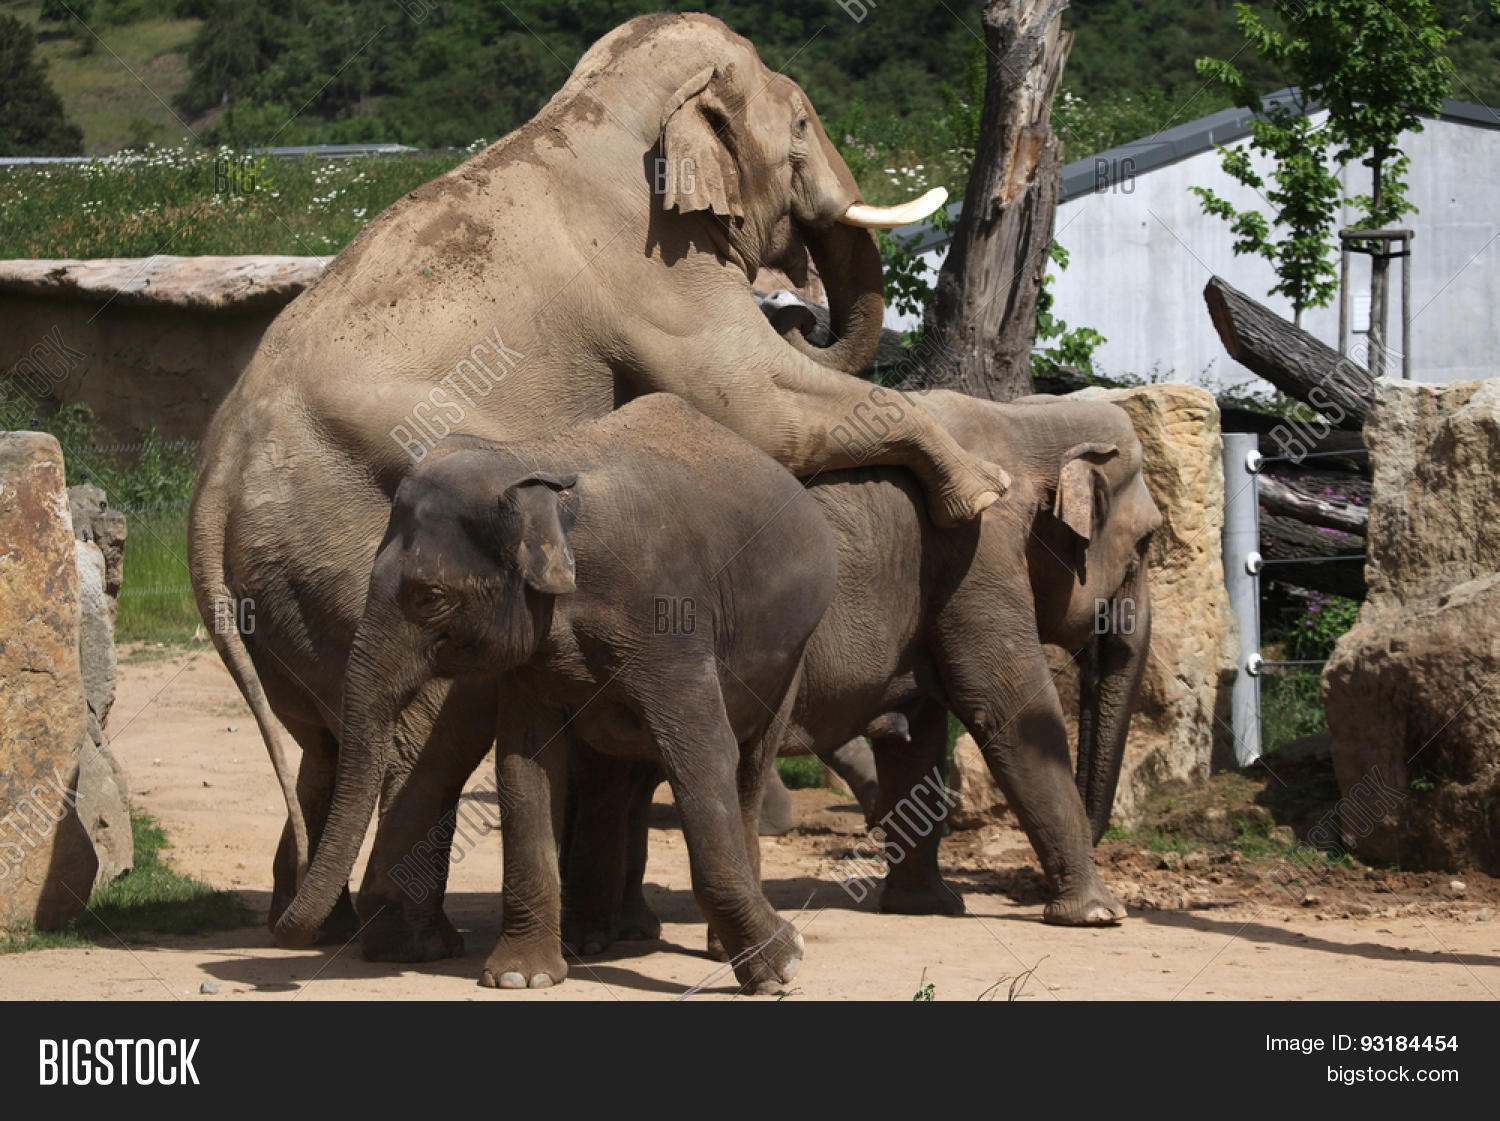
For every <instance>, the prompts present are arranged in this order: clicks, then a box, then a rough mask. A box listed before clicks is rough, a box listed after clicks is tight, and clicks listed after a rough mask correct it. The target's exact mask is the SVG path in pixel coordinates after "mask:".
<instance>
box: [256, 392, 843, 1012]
mask: <svg viewBox="0 0 1500 1121" xmlns="http://www.w3.org/2000/svg"><path fill="white" fill-rule="evenodd" d="M730 493H732V495H733V500H732V501H726V496H727V495H728V494H730ZM836 569H837V556H836V551H835V545H834V540H833V535H832V533H831V532H830V531H829V528H828V525H827V522H826V521H825V520H824V519H823V517H822V515H821V513H820V512H819V510H818V506H817V504H816V503H815V502H814V501H813V500H812V498H811V497H810V496H809V495H808V494H807V492H806V491H805V490H804V489H803V488H802V487H801V485H800V484H799V483H798V482H797V480H796V479H795V478H793V477H792V476H791V475H790V474H788V473H787V472H786V471H785V470H784V469H783V468H781V467H780V466H778V465H777V464H776V462H775V461H774V460H772V459H770V458H769V457H768V456H766V455H764V454H762V453H761V452H759V451H757V450H756V449H755V448H754V447H752V446H751V445H749V444H748V443H746V442H745V441H743V440H741V439H739V438H738V437H736V436H734V435H733V434H732V433H731V432H729V431H728V430H727V429H724V428H722V427H720V426H719V425H718V424H715V423H714V422H713V421H710V420H708V419H707V418H706V417H704V416H702V415H701V414H699V413H697V412H696V411H695V410H693V409H692V408H690V407H689V406H688V405H686V404H685V403H683V402H682V401H681V400H679V399H678V398H676V397H672V396H670V395H666V394H653V395H650V396H647V397H643V398H640V399H637V400H635V401H632V402H630V403H629V404H627V405H625V406H624V407H623V408H621V409H620V410H618V411H617V412H614V413H612V414H610V415H609V416H607V417H606V418H604V419H603V420H598V421H593V422H590V423H587V424H583V425H579V426H577V427H574V428H570V429H566V430H564V431H563V432H561V433H559V434H558V435H556V436H554V437H550V438H544V439H538V440H528V441H518V442H514V443H509V444H499V443H494V442H491V441H487V440H482V439H477V438H474V437H450V438H449V439H447V440H445V441H443V442H442V443H440V444H439V445H438V446H437V448H436V449H435V450H434V452H433V453H432V454H431V455H430V456H428V457H427V458H426V459H424V460H423V462H422V463H421V464H420V465H418V466H417V467H416V468H415V469H414V470H413V471H412V472H411V473H410V474H409V475H408V476H407V477H406V479H405V480H403V482H402V483H401V485H400V486H399V487H398V488H397V491H396V495H395V499H394V501H393V503H392V506H391V513H390V518H389V525H388V527H387V529H386V533H385V537H384V539H383V541H382V542H381V544H380V548H379V550H378V551H377V552H376V556H375V562H374V565H373V570H372V572H371V574H370V578H369V594H368V596H367V598H366V601H365V608H364V612H363V615H362V617H361V619H360V622H359V627H358V629H357V631H356V632H355V636H354V643H353V649H352V650H351V651H350V654H349V662H348V669H347V674H346V682H345V686H344V705H343V733H344V734H343V742H342V745H341V750H340V754H339V764H338V774H337V781H336V783H335V788H334V793H333V799H332V807H331V809H330V811H329V814H328V820H327V824H326V826H325V827H324V830H323V835H322V841H321V843H320V844H319V845H318V848H317V851H316V853H315V854H314V857H313V860H312V864H311V867H310V868H309V869H308V873H307V876H306V878H305V880H304V881H303V884H302V886H301V888H300V889H299V890H298V892H297V894H296V897H295V898H294V899H293V900H292V902H291V904H290V905H289V906H288V907H287V909H286V911H285V912H284V913H283V914H282V915H281V916H280V918H279V920H278V921H277V923H276V928H275V929H276V935H277V939H278V941H279V942H281V943H282V944H284V945H294V946H295V945H306V944H308V943H309V942H311V941H312V940H313V939H314V937H315V936H316V934H317V932H318V930H319V927H320V926H321V924H322V923H323V921H324V919H325V918H326V917H327V915H328V913H329V911H330V910H331V909H332V908H333V906H334V904H335V902H336V901H337V899H338V898H339V895H340V893H341V891H342V890H343V889H344V887H345V884H346V883H347V881H348V878H349V873H350V870H351V869H352V867H353V865H354V861H355V857H356V855H357V853H358V852H359V847H360V843H361V840H362V838H363V836H364V832H365V828H366V826H367V825H368V822H369V819H370V814H371V812H372V810H373V809H374V807H375V803H376V799H377V797H378V796H379V795H380V793H381V790H382V788H383V787H387V786H389V785H391V784H395V785H396V786H397V788H398V789H401V790H402V791H403V794H402V795H401V796H400V797H398V802H399V801H400V798H401V797H404V798H405V799H407V800H411V799H415V800H416V802H417V803H418V804H419V805H422V806H426V807H427V808H428V809H429V810H432V809H437V808H438V807H440V806H443V805H446V804H449V803H451V801H452V800H453V798H454V797H455V796H456V792H457V789H458V788H459V787H461V785H462V784H463V781H464V779H465V778H466V777H467V775H468V773H469V770H470V769H471V768H472V763H471V762H468V761H467V760H466V759H464V758H463V757H458V758H451V757H443V756H441V755H438V754H435V753H434V752H433V751H432V750H431V748H430V747H427V748H425V749H424V746H423V744H422V743H421V741H420V740H414V739H413V738H412V725H411V724H410V723H409V722H407V720H406V719H405V716H404V714H405V713H406V711H407V710H408V705H409V704H410V703H411V702H412V700H413V699H414V698H416V697H418V696H419V694H420V693H421V691H422V690H423V689H424V688H425V687H427V686H428V685H429V684H431V682H432V681H434V680H436V679H439V678H445V679H459V680H468V681H482V682H485V683H487V684H488V685H489V687H490V689H491V691H492V692H497V693H498V696H499V704H498V709H497V710H496V712H494V713H492V714H491V719H490V724H489V726H488V728H487V729H486V731H487V732H494V733H496V734H497V740H496V756H497V770H498V777H499V783H500V789H501V791H502V802H503V804H504V806H505V809H504V812H503V814H502V819H501V825H502V837H503V841H504V846H505V884H504V896H503V898H504V926H503V933H502V935H501V938H500V941H499V943H498V944H497V945H496V947H495V949H494V952H493V953H492V954H491V955H490V957H489V960H488V961H487V962H486V963H485V966H484V971H483V973H482V975H481V980H482V982H483V983H484V984H486V985H490V986H493V987H500V988H517V987H526V986H530V987H533V988H535V987H539V986H543V985H550V984H554V983H556V982H559V981H561V980H562V979H563V978H564V977H565V976H566V975H567V965H566V963H565V961H564V959H563V956H562V947H561V942H560V938H559V928H560V923H561V920H562V900H561V885H560V882H559V869H558V850H557V847H556V841H555V838H556V836H557V834H558V833H559V832H560V831H561V828H562V824H563V820H562V816H561V814H560V813H554V809H553V801H554V799H556V798H559V797H560V796H561V792H562V790H563V789H564V787H563V770H562V769H563V767H564V766H565V763H566V755H567V747H568V744H569V742H570V741H572V740H577V741H579V742H580V743H581V744H583V745H587V748H588V749H590V750H592V751H594V752H597V753H599V754H601V755H603V756H605V757H607V758H611V759H618V760H620V761H621V762H622V763H623V765H624V766H626V767H633V766H639V765H641V764H642V762H644V763H645V765H647V766H650V767H653V768H654V767H655V766H657V765H658V762H659V764H660V765H661V766H662V767H663V768H664V770H665V772H666V775H667V779H668V781H669V782H670V783H671V785H672V789H673V792H674V794H675V795H676V799H677V805H678V807H679V810H680V812H681V815H682V823H683V831H684V833H685V835H686V838H687V845H688V853H689V857H690V862H691V867H692V879H693V889H694V892H695V894H696V896H697V898H698V902H699V905H700V907H701V908H702V909H703V911H704V914H705V915H706V916H707V917H708V920H709V924H710V926H711V928H712V929H713V931H714V933H715V935H716V936H717V937H718V938H719V939H720V940H722V942H723V943H724V945H725V946H726V948H727V949H728V950H729V952H730V953H732V954H734V955H735V956H736V966H735V973H736V976H737V977H738V979H739V980H740V982H741V983H742V984H743V985H745V986H748V987H750V988H764V987H776V986H779V985H781V984H783V983H785V982H787V981H790V980H791V978H792V976H793V975H794V974H795V972H796V969H797V965H798V962H799V961H800V958H801V950H802V944H801V937H800V935H798V934H797V932H796V930H795V928H793V927H791V926H789V925H788V924H786V923H784V922H782V920H780V919H779V918H778V917H777V915H776V913H775V911H774V910H772V908H771V907H770V905H769V904H768V903H767V902H766V901H765V898H764V897H763V896H762V895H761V893H760V890H759V885H758V880H757V875H758V872H757V870H758V857H759V854H758V846H757V841H756V835H755V824H756V817H757V813H758V810H759V806H760V800H761V790H762V786H763V783H764V781H765V776H766V772H767V771H768V770H769V769H771V767H772V765H773V763H774V760H775V755H776V750H777V746H778V742H779V740H778V737H779V732H780V729H781V728H782V727H784V725H785V721H786V715H787V707H788V705H789V699H790V697H791V696H792V694H793V692H794V685H795V677H796V674H797V669H798V664H799V660H800V657H801V654H802V650H803V647H804V645H805V643H806V642H807V639H808V636H809V635H811V634H812V631H813V628H814V627H815V626H816V625H817V622H818V619H819V618H820V617H821V616H822V613H823V611H824V609H825V608H826V607H827V605H828V602H829V600H830V599H831V598H832V595H833V586H834V581H835V578H836ZM466 763H467V765H465V764H466ZM413 766H415V767H416V768H417V770H418V777H414V778H412V780H411V781H409V782H408V781H406V778H407V774H406V772H407V770H408V769H409V768H411V767H413ZM424 792H425V793H424ZM579 812H580V813H582V814H586V813H587V812H588V811H587V808H586V807H585V808H583V809H581V810H580V811H579ZM404 820H414V819H413V818H411V817H410V816H407V817H406V818H405V819H404ZM431 820H432V819H431V818H429V819H428V820H427V821H426V822H422V823H421V824H422V830H421V831H408V830H400V829H395V828H390V827H386V828H382V829H381V830H380V832H379V833H378V834H377V837H376V841H375V848H374V850H373V852H372V854H371V856H370V864H369V868H370V871H369V872H367V875H366V880H365V883H366V885H367V886H366V887H365V888H363V889H361V891H360V893H359V918H360V919H361V920H363V921H364V923H365V924H366V926H367V927H373V924H374V922H375V920H376V919H377V918H378V917H379V915H380V914H381V913H382V912H383V911H386V910H394V911H396V912H398V913H399V912H401V911H403V910H405V911H406V912H408V913H407V914H406V915H405V918H406V920H407V922H408V923H409V924H410V925H412V926H413V927H415V928H416V929H417V930H419V931H424V932H425V933H426V935H427V937H426V938H425V939H423V940H422V941H421V942H419V943H417V944H414V945H412V946H410V947H409V949H410V951H411V956H414V957H436V956H441V955H443V954H448V953H454V952H458V951H459V950H460V949H461V946H462V943H461V941H460V940H459V939H458V936H457V934H456V932H453V931H452V929H451V928H440V927H437V926H434V925H431V920H430V919H428V925H426V926H424V925H423V920H424V918H427V916H428V915H430V912H427V911H424V910H423V909H422V908H421V907H419V906H417V902H418V901H416V900H413V899H408V898H402V897H399V896H392V895H391V894H389V893H387V892H385V891H383V890H382V885H383V884H384V883H386V882H388V881H389V880H390V879H392V878H395V879H400V878H401V877H395V876H393V875H392V870H393V868H395V867H396V866H398V865H400V864H401V863H402V862H410V861H411V860H413V859H414V858H415V856H416V854H417V853H418V852H419V851H421V850H420V845H421V843H422V842H423V840H424V838H425V836H426V833H425V827H426V825H427V824H430V821H431ZM450 824H451V822H450ZM382 872H384V873H385V875H382V874H381V873H382ZM376 929H378V928H376ZM379 948H380V949H381V950H382V951H384V953H382V954H381V955H380V956H389V951H390V947H389V946H385V945H381V946H379Z"/></svg>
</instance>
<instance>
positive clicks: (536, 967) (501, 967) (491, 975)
mask: <svg viewBox="0 0 1500 1121" xmlns="http://www.w3.org/2000/svg"><path fill="white" fill-rule="evenodd" d="M567 976H568V963H567V962H566V961H564V960H563V956H562V949H561V946H560V944H559V942H558V940H557V939H556V938H554V937H552V936H550V935H543V936H541V937H537V938H529V939H520V938H512V937H511V936H510V935H501V936H500V941H498V942H496V943H495V948H494V950H493V951H492V952H491V953H490V956H489V960H487V961H486V962H485V963H484V968H483V969H482V970H480V973H479V983H480V984H481V985H482V986H484V987H485V988H487V989H545V988H548V987H550V986H552V985H558V984H561V983H562V982H563V980H564V979H565V978H566V977H567Z"/></svg>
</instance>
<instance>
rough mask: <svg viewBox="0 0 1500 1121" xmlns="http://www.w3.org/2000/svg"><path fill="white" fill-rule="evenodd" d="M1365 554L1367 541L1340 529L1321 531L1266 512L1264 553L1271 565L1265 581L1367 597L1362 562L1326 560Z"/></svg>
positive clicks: (1262, 526)
mask: <svg viewBox="0 0 1500 1121" xmlns="http://www.w3.org/2000/svg"><path fill="white" fill-rule="evenodd" d="M1364 551H1365V539H1364V538H1363V537H1354V536H1350V535H1348V534H1346V533H1343V532H1341V531H1337V530H1327V529H1317V528H1314V527H1313V526H1310V525H1306V524H1304V523H1302V522H1299V521H1296V520H1294V519H1292V518H1284V517H1281V516H1280V515H1278V514H1272V513H1269V512H1262V514H1261V516H1260V552H1261V556H1262V557H1264V558H1265V559H1266V560H1273V561H1278V562H1284V563H1277V564H1268V565H1266V566H1265V567H1264V568H1263V569H1262V570H1261V581H1262V583H1264V582H1265V581H1268V580H1274V581H1277V582H1278V583H1282V584H1292V585H1295V586H1296V587H1299V588H1313V589H1316V590H1317V591H1320V592H1326V593H1328V594H1330V595H1337V596H1347V597H1348V598H1349V599H1353V600H1363V599H1364V598H1365V566H1364V562H1363V561H1362V560H1323V559H1319V558H1324V557H1343V556H1347V555H1349V554H1350V553H1362V552H1364Z"/></svg>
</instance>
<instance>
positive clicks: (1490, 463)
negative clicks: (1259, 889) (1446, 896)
mask: <svg viewBox="0 0 1500 1121" xmlns="http://www.w3.org/2000/svg"><path fill="white" fill-rule="evenodd" d="M1364 432H1365V442H1366V444H1367V445H1368V447H1369V449H1370V461H1371V467H1372V470H1373V475H1374V484H1373V490H1372V493H1371V501H1370V525H1369V533H1368V537H1367V538H1366V541H1367V549H1368V557H1367V559H1366V562H1365V576H1366V580H1367V581H1368V584H1369V597H1368V599H1367V600H1366V601H1365V603H1364V605H1363V606H1362V607H1361V609H1360V614H1359V620H1358V621H1357V622H1356V623H1355V625H1354V627H1353V628H1351V629H1350V630H1349V632H1348V633H1347V634H1345V635H1344V636H1343V637H1342V638H1341V639H1340V640H1339V643H1338V645H1337V647H1336V648H1335V649H1334V652H1333V657H1332V658H1331V659H1330V661H1329V663H1328V665H1327V666H1326V667H1325V669H1324V671H1323V682H1322V692H1323V703H1324V708H1325V710H1326V712H1327V715H1328V725H1329V728H1330V730H1331V732H1332V735H1333V742H1332V754H1333V765H1334V771H1335V773H1336V774H1337V776H1338V781H1339V787H1340V790H1341V792H1342V794H1343V799H1342V800H1341V802H1340V817H1341V825H1342V829H1343V838H1342V841H1343V843H1344V844H1345V845H1346V846H1348V847H1352V848H1353V850H1354V851H1356V852H1358V853H1359V854H1360V855H1362V856H1364V857H1366V858H1367V859H1371V860H1378V861H1384V862H1397V861H1399V862H1400V863H1401V864H1402V865H1403V866H1407V867H1411V866H1425V867H1429V868H1434V869H1446V870H1452V871H1456V870H1460V869H1465V868H1470V867H1479V868H1482V869H1484V870H1486V871H1488V872H1489V873H1491V874H1497V873H1500V472H1497V471H1496V464H1497V463H1500V379H1495V380H1490V381H1482V382H1481V381H1471V382H1454V383H1451V384H1449V385H1443V386H1436V385H1421V384H1418V383H1413V382H1406V381H1394V380H1389V379H1383V380H1381V381H1379V382H1378V383H1377V384H1376V392H1375V403H1374V406H1373V407H1372V409H1371V411H1370V414H1369V416H1368V418H1367V419H1366V422H1365V430H1364Z"/></svg>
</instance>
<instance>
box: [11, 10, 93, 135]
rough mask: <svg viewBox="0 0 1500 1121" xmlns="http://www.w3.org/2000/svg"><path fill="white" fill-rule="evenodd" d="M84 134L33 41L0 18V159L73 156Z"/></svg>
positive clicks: (28, 31)
mask: <svg viewBox="0 0 1500 1121" xmlns="http://www.w3.org/2000/svg"><path fill="white" fill-rule="evenodd" d="M82 151H83V131H82V130H81V129H80V128H79V127H78V126H77V125H75V124H73V123H72V122H71V121H69V120H68V116H67V113H66V112H64V110H63V103H62V99H61V98H60V97H58V96H57V91H56V90H54V89H53V88H52V85H51V83H49V82H48V81H47V71H46V69H45V67H44V65H43V64H42V63H41V62H40V61H38V59H37V57H36V35H35V33H33V32H32V30H31V28H29V27H27V26H26V24H24V23H22V22H21V21H20V20H18V19H16V18H15V17H14V16H0V156H72V155H77V154H79V153H80V152H82Z"/></svg>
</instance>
